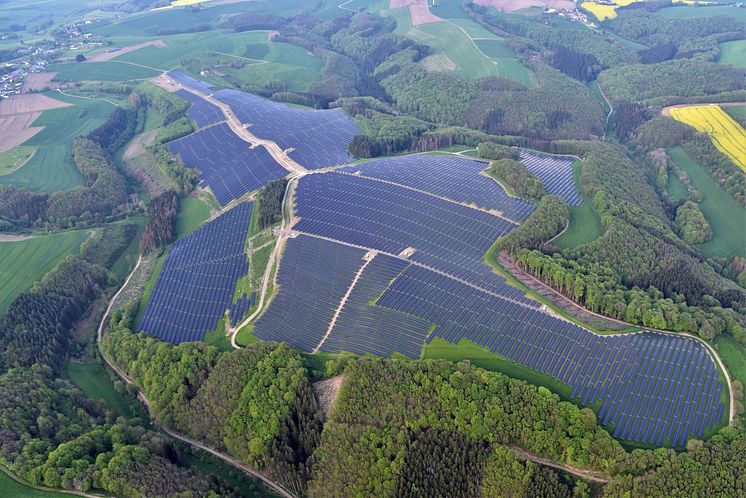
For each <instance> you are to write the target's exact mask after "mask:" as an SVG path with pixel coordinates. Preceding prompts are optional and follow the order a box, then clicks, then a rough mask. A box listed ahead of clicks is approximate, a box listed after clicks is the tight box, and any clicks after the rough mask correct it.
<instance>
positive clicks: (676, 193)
mask: <svg viewBox="0 0 746 498" xmlns="http://www.w3.org/2000/svg"><path fill="white" fill-rule="evenodd" d="M667 190H668V195H670V196H671V200H673V201H674V202H677V201H683V200H685V199H686V198H687V197H689V194H688V193H687V191H686V188H684V185H683V184H682V183H681V180H679V177H678V176H676V175H674V174H669V175H668V185H667Z"/></svg>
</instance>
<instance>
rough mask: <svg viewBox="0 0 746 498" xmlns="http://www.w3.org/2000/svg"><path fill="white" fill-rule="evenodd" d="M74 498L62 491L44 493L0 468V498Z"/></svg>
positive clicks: (44, 491)
mask: <svg viewBox="0 0 746 498" xmlns="http://www.w3.org/2000/svg"><path fill="white" fill-rule="evenodd" d="M64 496H76V495H71V494H70V493H65V492H63V491H59V492H57V491H46V490H43V489H36V488H33V487H31V485H28V484H22V483H20V482H18V481H16V480H15V479H13V478H12V477H10V476H9V475H8V474H7V473H6V472H5V469H1V468H0V498H60V497H64Z"/></svg>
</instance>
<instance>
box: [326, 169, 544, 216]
mask: <svg viewBox="0 0 746 498" xmlns="http://www.w3.org/2000/svg"><path fill="white" fill-rule="evenodd" d="M487 167H488V165H487V163H485V162H483V161H477V160H474V159H470V158H468V157H462V156H456V155H452V154H450V155H431V154H419V155H411V156H401V157H389V158H385V159H378V160H375V161H368V162H364V163H361V164H356V165H353V166H348V167H346V168H342V169H341V170H339V171H344V172H347V173H351V174H361V175H363V176H367V177H369V178H378V179H381V180H386V181H390V182H394V183H398V184H400V185H404V186H407V187H412V188H416V189H419V190H424V191H427V192H431V193H433V194H435V195H439V196H443V197H447V198H449V199H452V200H454V201H458V202H467V203H473V204H475V205H477V206H478V207H481V208H484V209H494V210H497V211H500V212H501V213H503V215H504V216H506V217H508V218H510V219H511V220H515V221H523V220H525V219H526V218H527V217H528V215H529V214H531V212H532V211H533V210H534V208H535V206H534V204H533V203H531V202H528V201H525V200H523V199H519V198H517V197H513V196H510V195H508V194H507V193H506V192H505V190H503V188H502V187H501V186H500V184H499V183H497V182H496V181H495V180H493V179H492V178H490V177H489V176H488V175H487V174H486V173H485V170H486V169H487Z"/></svg>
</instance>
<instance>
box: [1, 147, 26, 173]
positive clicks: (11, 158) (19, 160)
mask: <svg viewBox="0 0 746 498" xmlns="http://www.w3.org/2000/svg"><path fill="white" fill-rule="evenodd" d="M33 153H34V148H33V147H26V146H23V145H19V146H17V147H13V148H12V149H9V150H6V151H5V152H0V175H7V174H8V173H12V172H13V171H15V170H16V169H17V168H18V167H19V166H21V165H22V164H23V163H25V162H26V161H28V158H29V157H31V154H33Z"/></svg>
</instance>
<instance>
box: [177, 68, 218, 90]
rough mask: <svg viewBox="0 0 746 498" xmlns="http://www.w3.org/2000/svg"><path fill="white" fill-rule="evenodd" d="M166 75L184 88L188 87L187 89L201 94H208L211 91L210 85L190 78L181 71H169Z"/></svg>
mask: <svg viewBox="0 0 746 498" xmlns="http://www.w3.org/2000/svg"><path fill="white" fill-rule="evenodd" d="M168 75H169V76H170V77H171V78H172V79H173V80H174V81H177V82H179V83H181V84H182V85H184V86H188V87H189V88H193V89H195V90H197V91H200V92H203V93H210V92H211V91H212V90H211V89H212V84H211V83H206V82H204V81H200V80H198V79H195V78H192V77H191V76H189V75H188V74H186V73H185V72H183V71H169V73H168Z"/></svg>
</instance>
